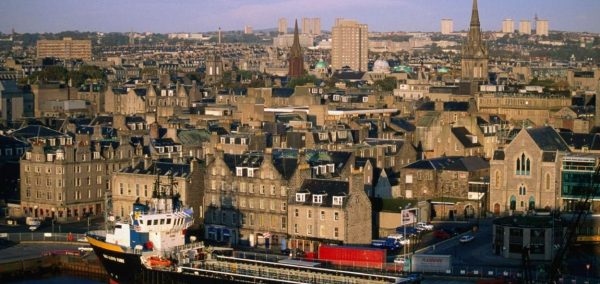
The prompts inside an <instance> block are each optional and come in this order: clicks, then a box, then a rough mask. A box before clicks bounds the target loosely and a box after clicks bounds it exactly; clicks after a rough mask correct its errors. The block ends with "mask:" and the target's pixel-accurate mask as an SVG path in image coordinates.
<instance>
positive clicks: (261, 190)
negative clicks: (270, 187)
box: [259, 184, 265, 194]
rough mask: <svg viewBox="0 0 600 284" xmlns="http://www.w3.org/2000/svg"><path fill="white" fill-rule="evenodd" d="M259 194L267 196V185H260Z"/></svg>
mask: <svg viewBox="0 0 600 284" xmlns="http://www.w3.org/2000/svg"><path fill="white" fill-rule="evenodd" d="M259 193H260V194H265V185H264V184H261V185H260V188H259Z"/></svg>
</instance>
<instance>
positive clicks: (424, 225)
mask: <svg viewBox="0 0 600 284" xmlns="http://www.w3.org/2000/svg"><path fill="white" fill-rule="evenodd" d="M415 228H417V230H423V231H431V230H433V225H429V224H427V223H425V222H419V223H417V225H415Z"/></svg>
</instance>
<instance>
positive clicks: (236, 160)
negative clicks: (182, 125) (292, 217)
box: [204, 148, 311, 245]
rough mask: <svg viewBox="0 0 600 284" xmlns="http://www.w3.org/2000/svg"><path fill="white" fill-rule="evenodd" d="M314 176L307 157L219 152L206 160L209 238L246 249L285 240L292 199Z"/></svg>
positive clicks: (206, 222) (277, 153)
mask: <svg viewBox="0 0 600 284" xmlns="http://www.w3.org/2000/svg"><path fill="white" fill-rule="evenodd" d="M310 174H311V171H310V167H309V165H308V164H307V162H306V159H305V157H304V154H303V153H299V154H298V153H292V151H290V152H287V151H280V150H276V151H273V150H272V149H270V148H269V149H266V150H265V152H264V153H260V152H249V153H244V154H241V155H240V154H224V153H223V151H220V150H217V151H216V154H215V155H213V156H212V157H211V156H208V157H207V173H206V178H205V188H206V190H205V194H204V210H205V230H206V231H205V237H206V238H207V239H210V240H216V241H221V242H227V243H231V244H245V245H255V244H258V245H262V244H265V242H270V243H271V244H277V243H280V242H285V239H286V238H287V232H288V224H289V221H288V215H287V210H288V195H289V194H290V193H291V192H292V189H294V188H298V187H299V186H300V184H301V183H302V181H303V180H304V179H305V178H308V177H310Z"/></svg>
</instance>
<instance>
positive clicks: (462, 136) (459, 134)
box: [451, 127, 481, 148]
mask: <svg viewBox="0 0 600 284" xmlns="http://www.w3.org/2000/svg"><path fill="white" fill-rule="evenodd" d="M451 131H452V134H454V136H455V137H456V139H458V141H460V143H461V144H462V145H463V146H464V147H465V148H474V147H481V144H480V143H479V142H476V143H473V140H472V139H471V138H470V137H468V136H469V135H471V136H472V135H473V134H471V132H469V130H467V129H466V128H465V127H453V128H452V129H451Z"/></svg>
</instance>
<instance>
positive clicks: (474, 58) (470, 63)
mask: <svg viewBox="0 0 600 284" xmlns="http://www.w3.org/2000/svg"><path fill="white" fill-rule="evenodd" d="M487 64H488V50H487V47H486V46H485V44H484V43H483V40H482V37H481V26H480V22H479V8H478V7H477V0H473V10H472V11H471V25H470V27H469V34H468V35H467V41H466V42H465V43H464V45H463V47H462V62H461V67H462V78H463V79H466V80H472V81H482V80H483V81H485V80H487V77H488V66H487Z"/></svg>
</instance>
